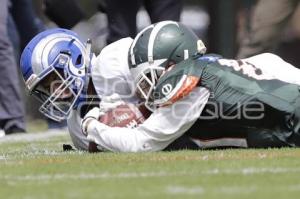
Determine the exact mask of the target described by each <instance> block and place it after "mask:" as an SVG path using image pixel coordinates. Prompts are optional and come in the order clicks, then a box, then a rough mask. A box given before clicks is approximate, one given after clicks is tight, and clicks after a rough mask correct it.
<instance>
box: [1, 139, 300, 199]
mask: <svg viewBox="0 0 300 199" xmlns="http://www.w3.org/2000/svg"><path fill="white" fill-rule="evenodd" d="M0 141H1V139H0ZM69 142H70V141H69V138H68V136H67V135H66V134H58V135H56V136H50V137H48V138H43V139H28V140H27V139H18V140H13V139H12V140H8V141H5V142H4V141H2V142H0V198H1V199H4V198H5V199H11V198H18V199H20V198H26V199H35V198H36V199H48V198H49V199H50V198H51V199H53V198H72V199H76V198H80V199H81V198H97V199H99V198H130V199H132V198H153V199H154V198H155V199H157V198H163V199H165V198H172V199H173V198H184V199H188V198H205V199H209V198H218V199H219V198H222V199H226V198H239V199H240V198H249V199H253V198H255V199H257V198H262V199H267V198H274V199H278V198H287V199H290V198H299V197H300V150H299V149H281V150H279V149H277V150H218V151H179V152H159V153H143V154H116V153H99V154H88V153H84V152H76V151H75V152H63V151H62V144H63V143H69Z"/></svg>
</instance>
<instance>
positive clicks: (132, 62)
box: [130, 25, 154, 65]
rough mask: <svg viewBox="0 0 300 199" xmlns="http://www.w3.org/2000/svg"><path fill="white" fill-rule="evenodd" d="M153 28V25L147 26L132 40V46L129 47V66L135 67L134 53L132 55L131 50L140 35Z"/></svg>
mask: <svg viewBox="0 0 300 199" xmlns="http://www.w3.org/2000/svg"><path fill="white" fill-rule="evenodd" d="M153 27H154V25H151V26H148V27H146V28H144V29H143V30H142V31H141V32H139V33H138V34H137V36H136V37H135V38H134V40H133V42H132V45H131V47H130V58H131V64H132V65H136V62H135V57H134V53H133V48H134V47H135V44H136V42H137V41H138V39H139V38H140V37H141V35H142V34H143V33H144V32H145V31H146V30H148V29H150V28H153Z"/></svg>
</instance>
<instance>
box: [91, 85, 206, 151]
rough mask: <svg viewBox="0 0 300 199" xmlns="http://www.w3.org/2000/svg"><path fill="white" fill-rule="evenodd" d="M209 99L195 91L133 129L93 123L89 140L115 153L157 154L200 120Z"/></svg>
mask: <svg viewBox="0 0 300 199" xmlns="http://www.w3.org/2000/svg"><path fill="white" fill-rule="evenodd" d="M208 98H209V91H208V90H207V89H206V88H198V87H197V88H195V89H194V90H193V92H192V93H191V94H190V95H189V96H186V97H185V98H183V99H181V100H180V101H178V102H176V103H174V104H172V105H170V106H168V107H162V108H159V109H157V110H155V111H154V112H153V114H152V115H151V116H150V117H149V118H148V119H147V120H146V121H145V122H144V123H143V124H141V125H139V126H138V127H137V128H135V129H129V128H118V127H108V126H106V125H105V124H102V123H100V122H98V121H97V120H93V121H92V122H91V123H90V125H89V126H88V129H87V131H88V139H89V140H91V141H93V142H95V143H97V144H98V145H99V146H100V148H102V149H103V150H108V151H114V152H148V151H159V150H162V149H164V148H165V147H167V146H168V145H169V144H170V143H171V142H173V141H174V140H175V139H177V138H178V137H180V136H181V135H182V134H184V133H185V132H186V131H187V130H188V129H189V128H190V127H191V126H192V125H193V124H194V123H195V121H196V120H197V119H198V118H199V116H200V114H201V112H202V110H203V108H204V106H205V104H206V103H207V101H208Z"/></svg>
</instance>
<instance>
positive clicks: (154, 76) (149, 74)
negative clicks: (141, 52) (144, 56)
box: [135, 63, 165, 111]
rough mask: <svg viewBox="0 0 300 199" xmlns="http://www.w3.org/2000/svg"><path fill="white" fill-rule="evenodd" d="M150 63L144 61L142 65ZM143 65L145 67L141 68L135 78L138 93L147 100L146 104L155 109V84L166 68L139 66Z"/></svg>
mask: <svg viewBox="0 0 300 199" xmlns="http://www.w3.org/2000/svg"><path fill="white" fill-rule="evenodd" d="M145 64H148V63H143V64H141V65H145ZM139 67H142V68H143V69H142V70H140V72H139V74H138V75H137V76H136V78H135V84H136V90H135V92H136V94H137V96H138V97H140V98H142V99H143V100H145V106H146V107H147V108H148V109H149V110H151V111H153V110H154V107H153V100H154V96H153V95H154V93H153V91H154V90H155V85H156V83H157V81H158V79H159V77H160V76H161V75H162V74H163V72H164V70H165V68H164V67H161V66H151V65H150V66H148V67H143V66H137V68H139Z"/></svg>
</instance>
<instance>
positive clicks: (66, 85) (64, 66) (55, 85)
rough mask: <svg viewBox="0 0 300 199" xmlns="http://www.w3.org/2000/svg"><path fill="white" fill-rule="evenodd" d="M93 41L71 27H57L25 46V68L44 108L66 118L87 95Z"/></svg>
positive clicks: (29, 86)
mask: <svg viewBox="0 0 300 199" xmlns="http://www.w3.org/2000/svg"><path fill="white" fill-rule="evenodd" d="M90 46H91V43H90V42H89V41H88V42H87V43H86V44H84V43H83V42H82V41H81V40H80V38H79V37H78V35H77V34H76V33H74V32H72V31H70V30H66V29H61V28H55V29H50V30H46V31H44V32H41V33H39V34H38V35H36V36H35V37H34V38H33V39H32V40H31V41H30V42H29V43H28V44H27V46H26V47H25V49H24V51H23V53H22V55H21V60H20V67H21V72H22V75H23V78H24V81H25V85H26V88H27V89H28V91H29V93H30V94H32V95H34V96H35V97H36V98H37V99H38V100H39V101H41V102H42V105H41V107H40V109H39V110H40V112H42V113H43V114H44V115H45V116H47V117H49V118H51V119H53V120H56V121H62V120H64V119H67V117H68V116H69V114H70V111H71V110H72V109H73V108H76V107H77V106H78V104H79V102H80V101H82V99H84V98H85V97H86V94H87V93H86V92H87V87H88V81H89V71H90V59H91V56H92V54H91V51H90V48H91V47H90Z"/></svg>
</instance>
